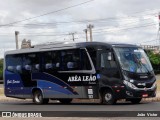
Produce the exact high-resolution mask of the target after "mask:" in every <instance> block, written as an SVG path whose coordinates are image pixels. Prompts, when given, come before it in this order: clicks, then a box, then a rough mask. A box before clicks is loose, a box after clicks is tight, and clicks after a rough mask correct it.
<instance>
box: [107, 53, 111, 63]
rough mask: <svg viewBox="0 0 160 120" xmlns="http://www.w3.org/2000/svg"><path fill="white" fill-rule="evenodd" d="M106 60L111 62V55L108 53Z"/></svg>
mask: <svg viewBox="0 0 160 120" xmlns="http://www.w3.org/2000/svg"><path fill="white" fill-rule="evenodd" d="M107 59H108V61H111V60H112V53H111V52H109V53H108V57H107Z"/></svg>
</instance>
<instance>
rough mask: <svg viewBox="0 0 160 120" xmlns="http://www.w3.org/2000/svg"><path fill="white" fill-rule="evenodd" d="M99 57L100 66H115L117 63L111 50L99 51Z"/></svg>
mask: <svg viewBox="0 0 160 120" xmlns="http://www.w3.org/2000/svg"><path fill="white" fill-rule="evenodd" d="M100 59H101V63H100V67H101V68H117V64H116V61H115V57H114V55H113V53H111V52H104V53H101V55H100Z"/></svg>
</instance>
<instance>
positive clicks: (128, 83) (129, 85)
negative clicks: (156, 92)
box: [123, 80, 137, 89]
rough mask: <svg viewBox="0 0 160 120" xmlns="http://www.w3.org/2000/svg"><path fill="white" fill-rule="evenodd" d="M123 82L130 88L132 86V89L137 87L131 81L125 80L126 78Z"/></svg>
mask: <svg viewBox="0 0 160 120" xmlns="http://www.w3.org/2000/svg"><path fill="white" fill-rule="evenodd" d="M123 83H124V84H125V85H126V86H128V87H130V88H132V89H137V87H136V86H135V85H134V84H132V83H130V82H128V81H126V80H124V81H123Z"/></svg>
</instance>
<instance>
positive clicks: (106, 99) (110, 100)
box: [102, 90, 117, 105]
mask: <svg viewBox="0 0 160 120" xmlns="http://www.w3.org/2000/svg"><path fill="white" fill-rule="evenodd" d="M116 102H117V100H116V98H115V96H114V93H113V92H112V91H111V90H105V91H104V92H103V93H102V103H103V104H106V105H113V104H116Z"/></svg>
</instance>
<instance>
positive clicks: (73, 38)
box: [69, 32, 76, 42]
mask: <svg viewBox="0 0 160 120" xmlns="http://www.w3.org/2000/svg"><path fill="white" fill-rule="evenodd" d="M75 34H76V32H74V33H69V35H72V40H73V42H74V41H75V37H74V35H75Z"/></svg>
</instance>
